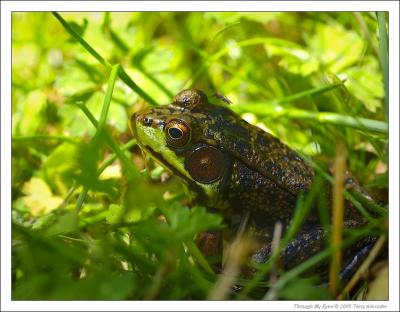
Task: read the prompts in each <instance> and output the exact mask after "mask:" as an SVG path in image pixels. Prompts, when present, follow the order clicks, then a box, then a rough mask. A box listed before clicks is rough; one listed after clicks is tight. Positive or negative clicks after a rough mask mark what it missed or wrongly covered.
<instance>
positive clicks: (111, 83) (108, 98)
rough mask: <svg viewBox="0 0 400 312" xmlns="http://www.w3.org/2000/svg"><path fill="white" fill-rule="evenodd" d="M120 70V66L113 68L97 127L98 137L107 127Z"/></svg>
mask: <svg viewBox="0 0 400 312" xmlns="http://www.w3.org/2000/svg"><path fill="white" fill-rule="evenodd" d="M118 69H119V64H117V65H114V66H113V67H112V68H111V73H110V78H109V80H108V86H107V92H106V96H105V97H104V103H103V107H102V110H101V115H100V120H99V124H98V126H97V132H96V135H97V134H98V133H101V132H102V131H103V129H104V127H105V125H106V121H107V114H108V110H109V108H110V104H111V99H112V94H113V91H114V86H115V81H116V79H117V75H118Z"/></svg>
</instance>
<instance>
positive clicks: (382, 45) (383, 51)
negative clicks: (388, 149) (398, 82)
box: [377, 12, 389, 118]
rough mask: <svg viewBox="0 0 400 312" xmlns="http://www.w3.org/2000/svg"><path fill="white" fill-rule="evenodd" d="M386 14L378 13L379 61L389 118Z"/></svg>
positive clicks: (386, 110) (386, 111)
mask: <svg viewBox="0 0 400 312" xmlns="http://www.w3.org/2000/svg"><path fill="white" fill-rule="evenodd" d="M385 14H386V13H385V12H377V17H378V27H379V59H380V64H381V68H382V72H383V82H384V87H385V113H386V118H387V117H388V114H389V61H388V37H387V32H386V19H385Z"/></svg>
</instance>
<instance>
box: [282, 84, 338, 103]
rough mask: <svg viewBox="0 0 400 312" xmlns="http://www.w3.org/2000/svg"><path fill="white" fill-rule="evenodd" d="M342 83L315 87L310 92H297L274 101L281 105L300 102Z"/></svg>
mask: <svg viewBox="0 0 400 312" xmlns="http://www.w3.org/2000/svg"><path fill="white" fill-rule="evenodd" d="M343 83H344V82H341V83H336V84H332V85H327V86H322V87H316V88H313V89H310V90H306V91H303V92H299V93H296V94H293V95H290V96H287V97H284V98H282V99H278V100H276V103H278V104H282V103H288V102H294V101H297V100H300V99H302V98H305V97H311V96H316V95H319V94H322V93H325V92H328V91H331V90H334V89H336V88H338V87H340V86H343Z"/></svg>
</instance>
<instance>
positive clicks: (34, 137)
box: [12, 134, 79, 144]
mask: <svg viewBox="0 0 400 312" xmlns="http://www.w3.org/2000/svg"><path fill="white" fill-rule="evenodd" d="M36 140H54V141H62V142H68V143H71V144H79V141H78V140H77V139H75V138H70V137H66V136H62V135H40V134H38V135H24V136H13V137H12V141H13V142H24V141H36Z"/></svg>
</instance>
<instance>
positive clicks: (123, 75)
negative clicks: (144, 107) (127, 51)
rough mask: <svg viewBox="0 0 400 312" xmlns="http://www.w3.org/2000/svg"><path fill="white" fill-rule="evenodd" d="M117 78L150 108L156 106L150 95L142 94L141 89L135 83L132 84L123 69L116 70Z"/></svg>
mask: <svg viewBox="0 0 400 312" xmlns="http://www.w3.org/2000/svg"><path fill="white" fill-rule="evenodd" d="M118 76H119V77H120V78H121V80H122V81H123V82H125V83H126V84H127V86H128V87H130V88H131V89H132V90H133V91H135V92H136V93H137V94H139V95H140V96H141V97H142V98H143V99H144V100H145V101H146V102H147V103H149V104H150V105H151V106H157V105H158V103H157V102H156V101H155V100H154V99H153V98H152V97H151V96H150V95H148V94H147V93H146V92H144V91H143V89H142V88H140V87H139V86H138V85H137V84H136V83H134V82H133V80H132V79H131V77H129V76H128V74H127V73H126V71H125V69H123V68H122V67H120V68H119V70H118Z"/></svg>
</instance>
